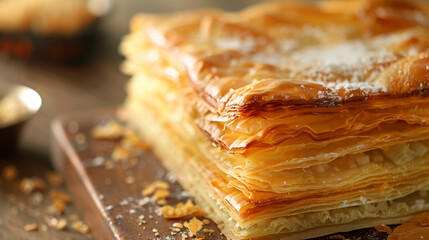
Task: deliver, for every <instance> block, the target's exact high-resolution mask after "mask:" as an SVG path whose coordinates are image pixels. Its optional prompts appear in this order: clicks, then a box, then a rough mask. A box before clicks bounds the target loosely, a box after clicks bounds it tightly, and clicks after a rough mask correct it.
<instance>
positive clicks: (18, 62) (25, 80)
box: [0, 0, 258, 240]
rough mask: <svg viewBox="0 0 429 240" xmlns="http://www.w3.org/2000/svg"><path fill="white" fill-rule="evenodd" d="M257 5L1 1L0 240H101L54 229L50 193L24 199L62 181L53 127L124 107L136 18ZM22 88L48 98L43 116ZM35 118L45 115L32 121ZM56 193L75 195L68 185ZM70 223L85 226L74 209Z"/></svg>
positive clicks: (246, 1) (249, 0)
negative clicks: (76, 116) (125, 43)
mask: <svg viewBox="0 0 429 240" xmlns="http://www.w3.org/2000/svg"><path fill="white" fill-rule="evenodd" d="M256 2H258V0H216V1H215V0H212V1H209V0H176V1H169V0H157V1H154V0H60V1H58V0H0V172H1V176H0V239H19V240H26V239H32V240H34V239H36V240H39V239H40V240H46V239H51V240H55V239H58V240H59V239H61V240H66V239H70V240H72V239H79V240H87V239H88V240H89V239H93V237H92V236H91V234H87V235H83V234H81V233H80V232H79V231H58V230H55V229H52V228H48V227H47V226H46V224H47V222H46V221H47V220H46V219H45V218H44V216H46V215H45V214H48V215H52V213H51V212H50V211H51V209H52V205H50V204H52V199H50V197H49V196H48V193H49V191H50V190H49V189H44V191H42V193H40V192H32V191H30V192H23V191H22V189H20V187H22V186H27V185H28V184H29V185H31V186H33V188H34V187H37V185H34V184H37V183H41V182H42V183H43V182H49V179H50V178H51V177H52V176H56V178H54V179H61V176H58V175H55V174H54V173H53V171H54V170H53V167H52V164H51V163H50V151H51V148H50V144H51V130H50V124H51V122H52V120H53V119H55V118H56V117H58V116H61V115H64V114H68V113H76V112H78V113H79V112H84V111H92V110H94V109H100V108H115V107H118V106H119V105H120V104H121V103H122V102H123V101H124V98H125V84H126V82H127V80H128V78H129V77H128V76H125V75H123V74H122V73H121V72H120V71H119V65H120V63H121V61H122V60H123V57H122V56H120V55H119V53H118V45H119V43H120V41H121V38H122V37H123V36H124V35H125V34H127V32H128V29H129V27H128V26H129V22H130V19H131V18H132V16H133V15H134V14H136V13H138V12H147V13H170V12H176V11H183V10H191V9H196V8H208V7H210V8H220V9H224V10H228V11H235V10H239V9H241V8H243V7H245V6H248V5H251V4H253V3H256ZM22 85H23V86H27V87H29V88H32V89H34V90H35V91H36V92H38V93H39V94H40V96H41V99H42V106H41V108H40V110H39V111H38V112H37V110H38V107H39V104H40V98H38V95H37V93H35V92H32V90H31V89H29V88H23V87H22ZM17 86H20V87H17ZM16 96H18V98H19V99H21V100H26V101H27V102H26V104H27V107H29V108H31V109H30V110H31V111H27V112H26V111H22V112H24V114H23V115H22V114H21V113H20V112H21V111H20V109H21V107H22V106H19V104H16V102H14V99H15V98H16ZM18 98H16V99H18ZM9 100H13V101H9ZM30 112H37V113H36V114H35V115H34V116H30V115H28V116H26V114H27V113H30ZM20 114H21V115H20ZM26 120H28V121H26ZM24 123H25V124H24ZM22 126H24V128H20V127H22ZM19 129H22V130H23V131H22V134H21V137H20V138H19V141H18V143H19V144H18V150H17V151H16V152H15V153H13V154H12V155H10V154H9V155H6V154H4V153H2V147H3V150H9V149H11V145H13V142H14V139H13V136H14V135H16V133H17V132H18V130H19ZM36 178H37V179H38V180H37V181H36V180H35V179H36ZM55 182H58V181H55ZM24 183H26V185H25V184H24ZM23 184H24V185H23ZM70 184H71V185H73V183H70ZM55 189H56V190H58V191H61V192H64V193H66V192H67V190H66V189H65V188H64V185H63V184H61V183H60V184H58V185H55ZM39 190H41V189H39ZM77 197H79V196H77ZM51 198H52V197H51ZM44 199H45V200H44ZM79 200H80V199H79ZM66 215H67V219H72V218H73V219H75V221H76V219H82V218H80V217H79V216H78V215H79V214H78V212H77V211H75V208H74V206H73V204H69V206H68V207H67V210H66ZM57 216H61V217H64V218H65V215H58V214H57ZM51 220H52V219H51ZM51 220H49V221H51ZM55 221H56V224H59V222H58V221H57V220H55ZM55 221H54V222H55ZM77 222H79V221H77ZM51 223H52V222H51ZM48 224H50V223H48ZM34 226H36V227H38V229H34ZM57 226H58V225H57ZM80 226H82V225H80Z"/></svg>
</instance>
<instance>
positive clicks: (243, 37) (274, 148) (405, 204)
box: [121, 0, 429, 239]
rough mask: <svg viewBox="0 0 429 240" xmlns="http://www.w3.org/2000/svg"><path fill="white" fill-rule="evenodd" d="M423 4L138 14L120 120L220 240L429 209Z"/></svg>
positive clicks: (360, 223) (426, 9)
mask: <svg viewBox="0 0 429 240" xmlns="http://www.w3.org/2000/svg"><path fill="white" fill-rule="evenodd" d="M428 30H429V4H427V3H424V2H419V1H415V2H414V1H411V2H410V1H400V0H390V1H388V0H376V1H372V0H371V1H370V0H367V1H364V0H351V1H321V2H301V1H300V2H269V3H263V4H260V5H256V6H253V7H249V8H247V9H245V10H242V11H240V12H235V13H227V12H223V11H220V10H210V9H208V10H200V11H193V12H184V13H176V14H170V15H149V14H141V15H138V16H136V17H135V18H134V19H133V20H132V22H131V33H130V34H129V35H128V36H126V37H125V38H124V40H123V42H122V45H121V52H122V53H123V54H124V56H125V57H126V61H125V62H124V64H123V66H122V69H123V71H124V72H125V73H127V74H130V75H132V78H131V80H130V81H129V83H128V85H127V93H128V97H127V99H126V102H125V105H124V109H125V112H126V115H127V121H128V123H129V124H130V126H132V127H133V128H134V129H136V130H137V131H138V132H139V134H140V135H141V136H142V137H143V138H144V139H145V140H146V141H148V142H149V143H151V144H152V145H153V149H154V152H155V153H156V154H157V155H158V156H159V157H160V159H161V160H162V162H163V163H164V165H165V166H166V167H167V168H168V169H170V170H171V171H173V172H174V173H175V174H176V175H177V177H178V179H179V181H180V183H181V184H182V185H183V186H184V187H185V188H186V189H187V190H188V191H189V192H190V193H191V194H192V195H193V196H194V197H195V200H196V201H197V203H198V204H199V206H200V208H202V209H203V210H204V211H205V212H206V213H207V215H208V216H209V217H211V218H212V219H213V220H214V221H215V222H216V223H217V224H218V226H219V227H220V228H221V229H222V231H223V233H224V234H225V235H226V236H227V237H228V238H229V239H303V238H310V237H316V236H321V235H325V234H330V233H334V232H340V231H349V230H353V229H359V228H364V227H372V226H376V225H378V224H395V223H400V222H402V221H404V220H405V219H407V218H409V217H410V216H412V215H414V214H417V213H419V212H422V211H425V210H427V209H429V196H428V195H427V194H426V190H428V189H429V95H428V90H429V52H428V49H429V31H428Z"/></svg>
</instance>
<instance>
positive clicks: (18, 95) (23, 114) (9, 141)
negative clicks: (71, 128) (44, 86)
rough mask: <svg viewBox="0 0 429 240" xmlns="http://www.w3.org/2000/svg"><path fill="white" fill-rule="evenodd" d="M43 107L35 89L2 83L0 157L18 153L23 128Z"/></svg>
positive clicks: (0, 84)
mask: <svg viewBox="0 0 429 240" xmlns="http://www.w3.org/2000/svg"><path fill="white" fill-rule="evenodd" d="M41 106H42V98H41V97H40V95H39V94H38V93H37V92H36V91H34V90H33V89H31V88H28V87H25V86H21V85H13V84H9V83H4V82H0V156H2V155H7V154H10V153H13V152H15V151H16V149H17V145H18V139H19V136H20V133H21V130H22V128H23V126H24V125H25V123H26V122H27V121H28V120H29V119H30V118H31V117H33V116H34V115H35V114H36V113H37V112H38V111H39V109H40V107H41Z"/></svg>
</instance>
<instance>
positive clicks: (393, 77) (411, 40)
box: [131, 0, 429, 114]
mask: <svg viewBox="0 0 429 240" xmlns="http://www.w3.org/2000/svg"><path fill="white" fill-rule="evenodd" d="M344 9H347V10H346V11H344ZM428 14H429V12H428V5H427V4H426V3H424V2H423V1H422V2H418V3H416V4H414V3H413V2H409V1H401V0H395V1H386V0H377V1H369V0H353V1H322V2H317V3H311V2H309V3H302V2H298V1H297V2H290V1H286V2H269V3H263V4H260V5H256V6H254V7H250V8H248V9H246V10H243V11H240V12H235V13H227V12H222V11H218V10H201V11H195V12H188V13H179V14H174V15H161V16H154V15H140V16H137V17H136V18H135V19H134V21H133V22H132V24H131V29H132V33H134V34H140V32H143V33H144V34H145V35H146V37H147V38H149V39H150V40H151V41H152V42H153V43H154V44H156V45H158V46H159V47H161V48H163V49H165V50H166V51H167V52H168V53H170V54H172V55H175V56H176V60H177V61H178V62H179V63H180V64H181V65H182V66H183V67H184V69H185V70H186V72H187V76H188V77H189V79H190V80H191V82H192V85H193V87H194V89H195V91H197V92H198V93H199V94H200V96H202V98H203V99H204V100H205V101H207V102H208V103H209V104H210V105H211V106H212V107H213V108H214V109H216V110H217V112H218V113H220V114H228V113H230V112H233V113H236V114H241V113H242V112H249V111H252V110H254V111H257V110H259V109H261V108H262V107H265V106H268V107H267V108H269V109H276V107H279V106H284V105H287V106H289V105H310V106H311V107H312V106H335V105H338V104H343V103H345V102H350V101H353V102H355V101H363V100H367V99H368V98H376V99H379V98H385V97H388V96H394V97H399V96H407V95H415V94H423V93H426V92H427V91H426V90H427V89H428V87H429V81H428V70H427V66H429V55H428V54H427V53H426V52H425V51H426V49H427V47H428V44H427V43H428V41H427V40H428V39H429V38H428V35H427V27H428V26H429V18H428ZM154 64H156V63H154ZM158 64H162V63H158ZM270 107H271V108H270Z"/></svg>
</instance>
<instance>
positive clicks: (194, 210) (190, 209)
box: [160, 200, 204, 218]
mask: <svg viewBox="0 0 429 240" xmlns="http://www.w3.org/2000/svg"><path fill="white" fill-rule="evenodd" d="M160 211H161V213H162V215H163V217H164V218H181V217H184V216H186V215H194V216H198V217H202V216H204V213H203V211H201V210H200V209H199V208H198V207H197V206H195V205H194V204H193V203H192V202H191V201H190V200H188V201H187V202H186V203H182V202H180V203H178V204H177V205H176V207H173V206H170V205H166V206H163V207H162V208H161V209H160Z"/></svg>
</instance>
